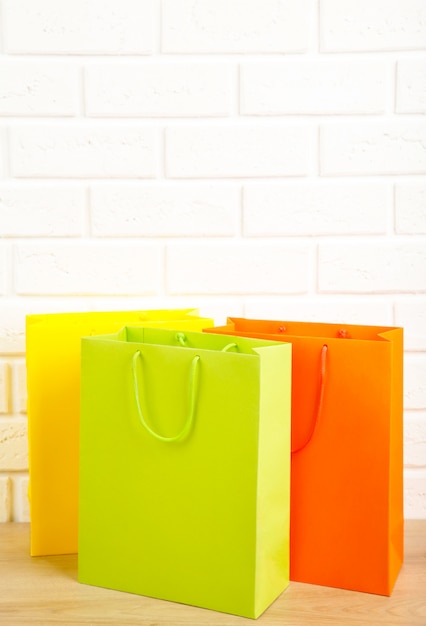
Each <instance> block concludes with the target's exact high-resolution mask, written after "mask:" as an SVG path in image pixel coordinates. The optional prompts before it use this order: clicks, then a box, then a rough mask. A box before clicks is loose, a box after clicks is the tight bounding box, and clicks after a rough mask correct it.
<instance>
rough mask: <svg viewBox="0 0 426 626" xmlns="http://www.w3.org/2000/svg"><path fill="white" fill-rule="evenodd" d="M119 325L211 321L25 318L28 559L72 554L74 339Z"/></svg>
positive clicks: (138, 316)
mask: <svg viewBox="0 0 426 626" xmlns="http://www.w3.org/2000/svg"><path fill="white" fill-rule="evenodd" d="M125 324H135V325H136V324H138V325H139V324H143V325H146V326H156V327H165V328H176V329H183V330H184V329H192V330H201V328H202V327H204V326H206V325H207V326H208V325H212V324H213V321H212V320H211V319H209V318H200V317H199V316H198V311H197V310H196V309H176V310H169V311H167V310H156V311H155V310H154V311H115V312H96V313H95V312H93V313H59V314H46V315H30V316H27V320H26V362H27V389H28V409H27V410H28V428H29V475H30V486H29V498H30V519H31V555H33V556H36V555H46V554H67V553H74V552H77V542H78V535H77V519H78V438H79V410H80V409H79V405H80V341H81V337H82V336H83V335H91V334H96V333H108V332H113V331H116V330H118V329H119V328H121V327H122V326H123V325H125Z"/></svg>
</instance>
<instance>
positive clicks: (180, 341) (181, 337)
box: [175, 332, 238, 352]
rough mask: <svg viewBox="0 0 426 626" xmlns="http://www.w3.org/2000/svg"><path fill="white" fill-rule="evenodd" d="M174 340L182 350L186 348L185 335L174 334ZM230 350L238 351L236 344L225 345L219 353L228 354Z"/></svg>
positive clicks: (180, 333)
mask: <svg viewBox="0 0 426 626" xmlns="http://www.w3.org/2000/svg"><path fill="white" fill-rule="evenodd" d="M175 339H176V341H177V342H178V344H179V345H181V346H182V347H183V348H186V347H187V345H186V344H187V341H188V339H187V337H186V335H185V333H182V332H178V333H176V335H175ZM232 348H235V349H236V350H238V345H237V344H236V343H228V344H226V346H225V347H224V348H222V350H221V352H228V351H229V350H231V349H232Z"/></svg>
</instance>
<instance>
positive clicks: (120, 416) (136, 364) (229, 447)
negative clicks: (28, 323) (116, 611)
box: [78, 327, 291, 618]
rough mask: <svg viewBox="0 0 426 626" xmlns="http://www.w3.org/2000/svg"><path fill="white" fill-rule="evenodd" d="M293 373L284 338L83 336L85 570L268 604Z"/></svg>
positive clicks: (148, 588) (283, 552)
mask: <svg viewBox="0 0 426 626" xmlns="http://www.w3.org/2000/svg"><path fill="white" fill-rule="evenodd" d="M229 342H231V343H229ZM290 372H291V346H290V344H284V343H281V344H280V343H278V342H271V341H261V340H255V339H234V338H229V337H216V336H213V335H207V334H204V333H189V332H188V333H185V335H183V334H182V333H178V334H176V333H174V332H171V331H166V330H157V329H153V328H144V329H135V328H129V327H127V328H125V329H123V330H122V331H120V332H119V333H118V334H115V335H111V336H108V337H105V336H104V337H102V336H101V337H90V338H84V339H83V340H82V372H81V377H82V378H81V380H82V387H81V433H80V507H79V562H78V577H79V581H80V582H83V583H87V584H91V585H97V586H102V587H108V588H112V589H116V590H122V591H128V592H133V593H138V594H142V595H146V596H151V597H155V598H162V599H166V600H170V601H176V602H181V603H184V604H191V605H195V606H200V607H204V608H209V609H215V610H218V611H223V612H226V613H233V614H237V615H241V616H246V617H252V618H254V617H257V616H258V615H259V614H260V613H262V612H263V611H264V610H265V609H266V607H267V606H268V605H269V604H270V603H271V602H272V601H273V600H274V599H275V598H276V597H277V596H278V595H279V594H280V593H281V592H282V591H283V589H284V588H285V587H286V586H287V584H288V577H289V571H288V570H289V506H290V502H289V498H290V391H291V381H290Z"/></svg>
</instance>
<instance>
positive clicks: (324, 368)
mask: <svg viewBox="0 0 426 626" xmlns="http://www.w3.org/2000/svg"><path fill="white" fill-rule="evenodd" d="M327 350H328V346H327V345H326V344H325V345H323V347H322V348H321V366H320V368H321V382H320V390H319V394H318V403H317V408H316V412H315V420H314V422H313V424H312V427H311V430H310V432H309V435H308V437H307V439H306V441H305V442H304V443H303V444H302V445H301V446H299V447H298V448H295V449H292V450H291V453H292V454H297V453H298V452H301V451H302V450H303V449H304V448H306V446H307V445H308V443H309V442H310V441H311V439H312V437H313V436H314V433H315V431H316V429H317V427H318V422H319V418H320V415H321V412H322V405H323V400H324V390H325V383H326V373H327Z"/></svg>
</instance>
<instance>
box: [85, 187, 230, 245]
mask: <svg viewBox="0 0 426 626" xmlns="http://www.w3.org/2000/svg"><path fill="white" fill-rule="evenodd" d="M239 207H240V189H239V187H237V186H234V185H232V186H230V185H217V184H216V185H201V184H198V185H197V184H195V185H194V184H192V185H183V186H182V185H168V186H161V187H160V186H152V185H145V186H141V185H119V184H117V185H97V186H93V187H92V189H91V224H92V233H93V234H94V235H95V236H97V237H177V236H183V237H193V236H204V235H206V236H209V237H214V236H232V235H235V234H236V228H237V214H239Z"/></svg>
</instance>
